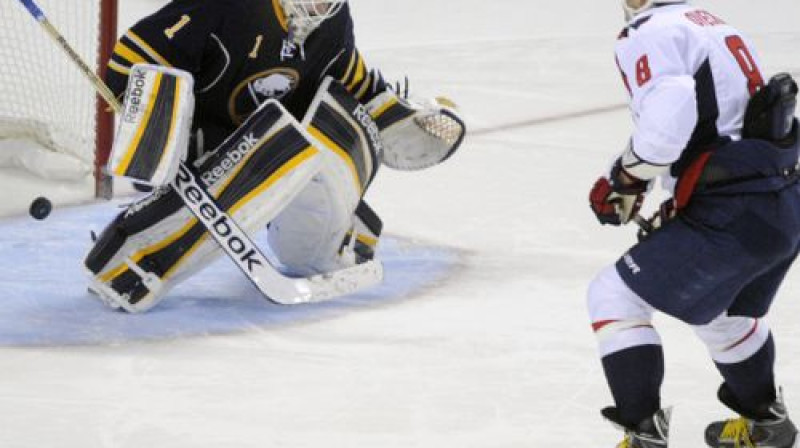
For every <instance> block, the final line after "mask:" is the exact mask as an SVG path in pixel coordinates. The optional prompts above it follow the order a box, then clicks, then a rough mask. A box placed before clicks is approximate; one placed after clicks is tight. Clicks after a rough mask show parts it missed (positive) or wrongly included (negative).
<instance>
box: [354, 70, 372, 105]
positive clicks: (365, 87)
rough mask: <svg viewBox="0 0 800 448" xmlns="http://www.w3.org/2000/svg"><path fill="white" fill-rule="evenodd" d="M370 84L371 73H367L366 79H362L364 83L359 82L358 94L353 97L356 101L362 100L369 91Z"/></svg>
mask: <svg viewBox="0 0 800 448" xmlns="http://www.w3.org/2000/svg"><path fill="white" fill-rule="evenodd" d="M371 84H372V73H367V77H366V78H364V81H362V82H361V88H359V89H358V92H356V93H355V95H354V96H355V97H356V99H357V100H360V99H361V98H364V95H366V94H367V91H369V86H370V85H371Z"/></svg>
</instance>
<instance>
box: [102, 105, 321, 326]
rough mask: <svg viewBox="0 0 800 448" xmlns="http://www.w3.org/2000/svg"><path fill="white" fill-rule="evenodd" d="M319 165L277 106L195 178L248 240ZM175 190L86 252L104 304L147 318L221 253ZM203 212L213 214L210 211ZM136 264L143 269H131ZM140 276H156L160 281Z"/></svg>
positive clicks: (118, 222)
mask: <svg viewBox="0 0 800 448" xmlns="http://www.w3.org/2000/svg"><path fill="white" fill-rule="evenodd" d="M321 163H322V162H321V160H320V153H319V150H317V149H316V148H315V147H314V146H312V145H311V143H310V142H309V141H308V139H307V138H306V137H305V135H304V134H303V132H302V131H301V130H300V129H299V126H298V124H297V122H296V121H295V120H294V119H293V118H291V117H290V116H289V115H288V114H287V113H286V112H285V111H284V110H283V109H282V108H281V107H280V106H278V105H277V104H275V105H272V106H269V105H268V106H266V107H264V108H263V109H260V110H259V111H258V112H257V113H256V114H255V115H254V116H253V117H251V119H249V120H248V121H246V122H245V123H244V124H243V125H242V127H241V128H240V129H239V130H237V131H236V132H235V133H234V134H233V135H232V136H231V137H230V138H229V139H228V140H226V141H225V142H224V143H223V144H222V145H221V146H220V147H219V148H218V149H217V150H216V152H215V153H214V154H213V156H212V157H210V158H209V159H208V160H207V161H206V162H205V163H204V164H203V165H202V166H201V167H200V170H199V173H198V174H199V177H200V178H202V179H203V180H204V181H206V182H208V184H207V186H208V190H209V193H211V195H212V196H213V197H214V198H215V199H216V202H217V204H218V205H219V207H220V209H221V210H223V211H225V212H227V213H228V214H229V215H230V216H231V217H232V218H233V219H235V220H236V221H237V222H238V223H239V225H240V226H241V227H242V229H244V230H245V231H246V232H247V233H248V234H250V233H253V232H255V231H256V230H258V229H260V228H263V226H264V225H266V223H267V222H269V221H270V220H271V219H272V218H273V217H274V216H275V215H277V214H278V213H279V212H280V211H281V209H282V208H284V207H285V206H286V205H287V204H288V203H289V202H291V200H292V199H294V197H295V196H297V194H299V192H300V191H301V190H302V189H303V187H304V186H305V185H306V184H308V183H309V182H310V180H311V178H312V177H313V176H314V175H315V174H316V173H317V172H318V171H319V170H320V167H321ZM175 185H176V186H178V187H179V186H180V185H179V184H175ZM172 188H173V187H169V188H164V189H162V190H158V191H157V192H156V193H154V194H153V195H152V196H151V197H148V198H146V199H144V200H142V201H140V202H138V203H136V204H133V205H132V206H131V207H130V208H129V210H128V211H126V212H124V213H123V214H121V215H120V216H118V217H117V219H115V220H114V222H112V224H111V225H110V226H109V227H108V228H107V229H106V230H105V231H104V232H103V234H102V236H101V238H100V239H99V240H98V241H97V243H96V244H95V247H94V248H93V249H92V251H91V252H90V253H89V256H88V257H87V259H86V266H87V268H88V269H89V271H90V273H91V275H92V280H91V283H92V289H94V290H95V291H96V292H98V293H99V294H101V296H103V298H104V299H105V300H106V301H110V302H116V303H117V304H118V305H119V306H121V307H122V308H125V309H126V310H128V311H132V312H139V311H145V310H147V309H149V308H151V307H152V306H154V305H155V304H156V303H158V301H159V300H160V299H161V297H162V296H163V293H164V292H165V291H167V290H168V289H169V288H171V287H172V286H174V285H175V284H177V283H178V282H179V281H180V280H182V279H184V278H186V277H187V276H189V275H191V274H192V273H194V272H196V271H197V270H198V269H200V268H202V267H204V266H206V265H207V264H208V263H209V262H210V261H211V260H212V259H214V258H216V257H217V256H219V255H220V254H221V250H220V248H219V246H218V245H217V243H216V242H215V241H214V240H213V239H212V238H210V237H209V236H208V232H207V230H206V228H205V226H204V225H203V224H202V223H200V222H199V221H198V220H197V218H196V217H195V216H194V215H193V214H191V212H190V211H189V210H188V209H187V208H186V207H184V206H183V203H182V201H181V199H180V198H179V197H178V195H177V193H176V192H175V191H174V190H173V189H172ZM158 195H160V196H158ZM157 196H158V197H157ZM189 196H190V197H191V195H189ZM201 212H203V213H206V212H208V213H210V209H206V210H205V211H203V210H202V209H201ZM214 225H215V227H216V226H220V228H223V227H224V226H225V225H227V224H226V223H225V222H224V218H221V219H220V220H218V221H216V222H215V224H214ZM231 243H232V244H233V243H234V242H231ZM243 256H246V254H243ZM131 263H135V264H136V266H137V267H138V269H136V268H131ZM143 273H148V274H153V275H154V276H156V277H157V278H158V279H160V282H156V281H154V280H153V278H152V276H150V277H148V276H146V275H144V274H143Z"/></svg>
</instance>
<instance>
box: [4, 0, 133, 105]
mask: <svg viewBox="0 0 800 448" xmlns="http://www.w3.org/2000/svg"><path fill="white" fill-rule="evenodd" d="M19 1H20V3H22V5H23V6H25V9H27V10H28V12H29V13H30V14H31V15H32V16H33V17H34V18H35V19H36V21H37V22H39V24H40V25H42V28H44V30H45V31H46V32H47V34H48V35H49V36H50V37H51V38H52V39H53V40H54V41H55V42H56V43H58V45H59V46H60V47H61V49H63V50H64V52H65V53H66V54H67V56H69V58H70V59H71V60H72V62H74V63H75V65H77V66H78V68H79V69H80V70H81V72H82V73H83V74H84V75H85V76H86V78H87V79H88V80H89V82H91V83H92V84H93V85H94V87H95V89H96V90H97V93H99V94H100V96H101V97H103V99H104V100H105V101H106V103H108V105H109V106H110V107H111V108H112V109H114V112H119V111H120V109H121V105H120V103H119V101H118V100H117V98H116V97H115V96H114V93H113V92H112V91H111V89H109V88H108V86H107V85H106V83H105V82H103V80H102V79H100V77H99V76H97V74H96V73H95V72H94V70H92V69H91V68H90V67H89V66H88V65H87V64H86V62H84V60H83V58H81V56H80V55H79V54H78V53H77V52H76V51H75V50H74V49H73V48H72V46H71V45H70V44H69V43H68V42H67V40H66V39H64V36H62V35H61V33H59V32H58V30H57V29H56V27H54V26H53V24H52V23H50V21H49V20H48V19H47V16H45V15H44V12H42V10H41V9H40V8H39V6H38V5H37V4H36V3H35V2H34V1H33V0H19Z"/></svg>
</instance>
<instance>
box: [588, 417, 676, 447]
mask: <svg viewBox="0 0 800 448" xmlns="http://www.w3.org/2000/svg"><path fill="white" fill-rule="evenodd" d="M671 412H672V410H671V409H669V408H668V409H661V410H660V411H658V412H656V413H655V414H654V415H653V416H652V417H649V418H647V419H644V420H642V421H641V422H639V424H638V425H636V426H635V427H629V426H626V425H624V424H623V423H621V422H620V419H619V413H618V412H617V408H614V407H608V408H605V409H603V410H602V411H601V413H602V414H603V417H605V418H607V419H608V420H610V421H611V422H612V423H614V425H615V426H617V427H619V428H621V429H622V430H624V431H625V438H624V439H622V442H620V443H619V444H618V445H617V448H667V445H668V444H669V418H670V414H671Z"/></svg>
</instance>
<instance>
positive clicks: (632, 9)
mask: <svg viewBox="0 0 800 448" xmlns="http://www.w3.org/2000/svg"><path fill="white" fill-rule="evenodd" d="M668 3H686V0H622V9H624V10H625V18H626V19H627V20H630V19H631V18H633V16H635V15H636V14H639V13H640V12H642V11H646V10H648V9H650V8H652V7H653V6H656V5H662V4H668Z"/></svg>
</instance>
